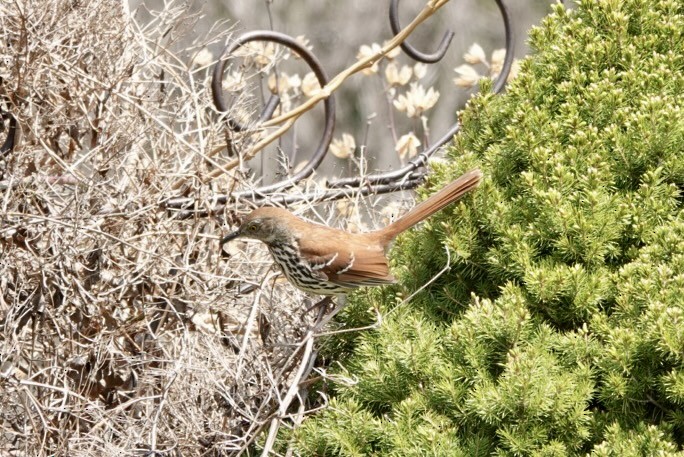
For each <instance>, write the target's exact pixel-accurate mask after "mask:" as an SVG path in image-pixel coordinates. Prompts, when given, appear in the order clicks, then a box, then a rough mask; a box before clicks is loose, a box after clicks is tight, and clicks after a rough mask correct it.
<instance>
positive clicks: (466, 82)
mask: <svg viewBox="0 0 684 457" xmlns="http://www.w3.org/2000/svg"><path fill="white" fill-rule="evenodd" d="M454 71H455V72H456V74H457V75H458V76H457V77H455V78H454V84H456V86H457V87H461V88H464V89H470V88H471V87H473V86H474V85H475V84H477V82H478V81H479V80H480V74H479V73H478V72H477V71H475V69H474V68H473V67H471V66H470V65H468V64H463V65H459V66H458V67H456V68H454Z"/></svg>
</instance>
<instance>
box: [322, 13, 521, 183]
mask: <svg viewBox="0 0 684 457" xmlns="http://www.w3.org/2000/svg"><path fill="white" fill-rule="evenodd" d="M496 4H497V5H498V7H499V11H500V12H501V16H502V18H503V23H504V33H505V39H506V58H505V59H504V63H503V66H502V68H501V73H499V76H498V77H497V79H496V82H495V83H494V87H493V88H492V92H494V93H495V94H498V93H500V92H501V91H502V90H503V88H504V86H505V85H506V80H507V79H508V74H509V73H510V71H511V65H512V64H513V47H514V41H513V30H512V29H511V21H510V15H509V13H508V9H507V8H506V5H505V4H504V2H503V0H496ZM460 129H461V125H460V123H458V122H457V123H456V124H455V125H454V126H453V127H451V128H450V129H449V131H448V132H447V133H446V134H444V135H443V136H442V137H441V138H440V139H439V140H437V141H436V142H435V143H434V144H432V145H431V146H429V147H428V148H427V149H426V150H425V151H423V152H421V153H420V154H418V155H417V156H416V157H414V158H413V159H412V160H411V161H409V162H408V164H406V166H404V167H402V168H400V169H398V170H394V171H387V172H384V173H376V174H372V175H369V176H363V177H354V178H343V179H336V180H331V181H328V187H332V188H339V187H359V186H361V185H363V184H364V183H368V184H371V185H373V184H378V183H387V182H391V181H394V180H397V179H400V178H402V177H404V176H407V175H409V174H410V173H413V172H414V171H415V170H416V169H418V168H419V167H422V166H425V164H426V163H427V161H428V159H429V158H430V157H431V156H432V155H433V154H434V153H435V152H437V150H438V149H439V148H440V147H442V146H443V145H444V144H446V143H447V142H448V141H450V140H451V139H452V137H453V136H454V135H455V134H456V133H458V131H459V130H460Z"/></svg>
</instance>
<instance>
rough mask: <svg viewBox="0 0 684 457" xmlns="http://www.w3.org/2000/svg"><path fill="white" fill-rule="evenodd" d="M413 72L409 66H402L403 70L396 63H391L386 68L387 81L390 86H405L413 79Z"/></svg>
mask: <svg viewBox="0 0 684 457" xmlns="http://www.w3.org/2000/svg"><path fill="white" fill-rule="evenodd" d="M412 74H413V70H411V67H409V66H408V65H402V67H401V70H400V69H399V67H398V66H397V64H396V63H394V62H390V63H389V64H388V65H387V67H386V68H385V79H387V82H388V83H389V85H390V86H404V85H406V84H407V83H408V82H409V80H410V79H411V75H412Z"/></svg>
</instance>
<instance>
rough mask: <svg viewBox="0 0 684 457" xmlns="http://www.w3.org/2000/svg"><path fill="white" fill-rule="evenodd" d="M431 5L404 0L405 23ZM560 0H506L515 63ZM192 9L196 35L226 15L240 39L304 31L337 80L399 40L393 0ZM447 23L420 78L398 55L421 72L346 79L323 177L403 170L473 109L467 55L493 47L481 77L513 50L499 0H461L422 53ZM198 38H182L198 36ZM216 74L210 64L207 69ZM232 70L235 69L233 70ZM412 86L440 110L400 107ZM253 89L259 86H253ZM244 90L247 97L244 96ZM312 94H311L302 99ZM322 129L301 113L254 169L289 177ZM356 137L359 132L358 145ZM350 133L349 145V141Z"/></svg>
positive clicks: (319, 113) (421, 33)
mask: <svg viewBox="0 0 684 457" xmlns="http://www.w3.org/2000/svg"><path fill="white" fill-rule="evenodd" d="M425 3H426V2H425V0H403V1H401V2H400V3H399V11H400V20H401V24H402V26H405V25H406V24H408V23H409V22H410V21H411V20H412V19H413V18H414V17H415V15H416V14H417V13H418V12H419V11H420V10H421V8H423V6H424V5H425ZM551 3H552V2H551V1H549V0H528V1H510V0H509V1H506V2H505V4H506V6H507V8H508V10H509V13H510V17H511V25H512V30H513V33H514V40H515V57H516V59H521V58H523V57H524V56H525V55H527V54H528V53H529V49H528V47H527V42H526V37H527V33H528V30H529V29H530V27H532V26H534V25H535V24H538V23H539V21H540V20H541V19H542V18H543V17H544V16H545V15H546V14H548V12H549V11H550V5H551ZM131 6H132V8H133V9H135V8H136V7H138V6H142V8H141V9H139V10H138V14H139V15H144V14H145V9H148V8H149V9H154V8H155V1H143V2H138V3H136V2H133V3H132V4H131ZM191 10H192V11H193V12H195V13H197V17H196V18H192V19H189V20H192V21H195V22H194V24H193V25H192V28H191V30H192V33H194V34H196V36H202V35H203V34H207V32H209V33H211V31H212V30H213V29H214V28H215V23H216V22H217V21H219V22H222V24H221V25H220V26H219V27H218V28H225V27H229V28H231V29H232V30H233V33H234V37H237V36H238V35H240V34H242V33H245V32H250V31H253V30H259V29H261V30H275V31H278V32H283V33H286V34H289V35H291V36H293V37H298V36H303V37H305V39H306V40H307V43H308V45H309V46H310V48H311V49H312V52H313V53H314V54H315V55H316V56H317V57H318V59H319V60H320V62H321V64H322V66H323V68H324V69H325V71H326V72H327V74H328V76H329V77H333V76H334V75H336V74H337V73H339V72H340V71H342V70H344V69H345V68H347V67H349V66H350V65H351V64H353V63H354V62H355V61H356V59H357V56H358V55H359V52H360V49H361V47H362V46H364V45H366V46H370V47H372V46H373V44H374V43H375V44H377V45H382V43H383V42H385V41H386V40H388V39H390V38H391V37H392V36H393V35H392V32H391V29H390V25H389V16H388V11H389V0H383V1H368V0H347V1H337V0H329V1H325V0H287V1H285V0H227V1H207V2H197V3H195V4H193V5H192V7H191ZM448 29H451V30H453V31H454V32H455V37H454V39H453V41H452V43H451V46H450V48H449V51H448V53H447V54H446V56H445V58H444V59H442V60H441V61H440V62H437V63H435V64H430V65H428V66H427V67H426V68H423V69H420V71H421V72H424V75H422V77H420V78H419V77H418V75H417V72H416V71H415V70H414V64H415V62H414V61H412V60H411V59H410V58H409V57H408V56H406V55H404V54H403V53H401V55H399V56H397V57H396V59H395V61H396V68H397V69H400V70H401V69H402V68H404V67H410V68H411V71H412V77H411V79H410V80H409V81H407V82H406V83H404V84H401V85H398V84H397V85H395V87H390V86H391V85H390V84H389V83H388V80H387V75H386V74H385V71H386V70H387V68H386V66H387V63H386V62H385V63H383V64H381V66H380V67H379V68H378V71H377V73H376V74H371V75H362V74H357V75H355V76H353V77H352V78H350V79H349V80H347V81H346V82H345V83H344V85H343V86H342V87H341V89H340V90H339V91H338V92H337V93H336V94H335V98H336V118H337V123H336V128H335V134H334V138H335V141H336V143H334V144H337V146H338V147H337V149H335V152H337V156H335V155H333V154H330V153H329V154H328V155H327V156H326V158H325V160H324V162H323V164H322V165H321V167H319V169H318V171H317V173H316V175H315V179H319V181H323V178H324V177H327V178H330V177H340V176H348V175H359V174H361V173H372V172H374V171H378V170H391V169H396V168H397V167H399V166H401V165H402V164H403V163H405V162H406V161H407V160H410V158H411V156H412V155H415V153H416V152H420V151H421V150H422V149H423V148H425V147H426V146H428V145H429V144H430V143H431V142H432V141H434V140H437V139H438V138H440V137H441V136H443V135H444V133H445V132H446V131H447V130H448V128H449V127H450V126H452V125H453V124H454V123H455V121H456V119H457V113H458V111H459V110H461V109H462V108H463V107H464V105H465V103H466V101H467V99H468V97H469V96H470V95H471V94H472V93H474V92H476V91H477V84H475V86H474V87H471V88H463V87H457V86H456V84H455V83H454V78H455V77H457V76H459V75H458V74H457V73H456V72H455V71H454V69H455V68H457V67H459V66H461V65H463V64H465V63H466V62H465V60H464V53H466V52H467V51H468V49H469V48H470V47H471V46H472V45H473V44H477V45H479V47H480V48H481V49H482V51H483V52H484V56H485V57H486V61H485V62H484V63H479V64H474V65H472V68H473V69H474V70H475V71H476V72H477V73H479V74H482V75H490V73H491V68H490V67H491V66H492V65H493V64H496V62H494V60H496V57H494V58H493V53H495V51H496V50H500V49H503V48H504V46H505V41H504V26H503V21H502V16H501V14H500V11H499V8H498V6H497V4H496V3H495V2H494V0H487V1H476V0H459V1H456V0H453V1H451V2H449V3H448V4H447V5H445V6H444V7H442V8H441V9H440V10H439V11H438V12H437V13H436V14H435V15H434V16H433V17H431V18H430V19H428V21H427V22H426V23H424V24H422V25H421V26H420V27H419V28H418V29H417V30H416V31H415V32H414V33H413V35H412V36H411V38H410V40H409V41H410V43H411V44H413V45H414V47H416V48H417V49H419V50H421V51H423V52H432V51H433V50H435V49H436V48H437V45H438V44H439V42H440V40H441V38H442V35H443V34H444V33H445V32H446V31H447V30H448ZM196 36H195V37H193V36H188V37H183V38H182V39H183V40H188V41H191V40H194V39H196ZM207 49H208V50H209V51H210V53H211V56H212V58H213V59H216V58H218V56H219V55H220V53H221V49H220V47H219V46H217V45H210V46H208V48H207ZM502 57H503V56H502V55H501V54H500V55H499V56H498V59H499V60H502ZM190 58H191V57H190ZM293 60H294V59H290V61H293ZM288 65H290V67H288V70H286V72H287V74H288V75H291V74H293V73H299V75H300V78H304V76H305V74H306V72H308V71H309V69H308V68H306V66H305V65H303V64H302V63H301V62H300V64H299V67H298V68H297V69H294V68H293V67H292V66H293V65H294V64H293V63H292V62H290V63H288ZM210 70H211V68H208V69H207V73H210ZM229 71H230V68H229V69H228V70H227V71H226V74H227V73H229ZM282 71H283V68H282V67H281V68H276V69H275V73H278V72H281V73H282ZM262 80H263V81H262V82H263V83H262V84H261V85H260V87H257V89H256V91H257V92H259V91H260V92H261V93H260V94H258V95H255V96H254V98H253V99H252V100H251V102H250V101H247V103H255V104H257V105H259V104H261V106H258V107H251V108H250V110H249V111H250V112H251V117H252V119H254V118H256V117H258V114H259V112H260V111H261V107H262V106H263V100H265V99H267V98H268V94H265V92H267V91H268V87H267V86H268V84H267V77H266V76H262ZM411 83H415V84H416V85H418V86H420V87H422V88H423V89H424V90H425V92H428V91H430V90H432V92H430V93H429V94H430V95H433V96H435V95H436V93H438V95H439V96H438V99H437V101H436V103H434V106H432V107H431V108H429V109H426V110H425V112H424V113H423V114H422V116H414V117H413V118H410V117H408V116H406V113H405V112H401V111H400V110H398V109H397V107H396V106H395V105H396V102H397V100H398V98H399V97H400V96H401V95H402V94H407V92H409V91H410V90H411ZM249 90H250V91H254V90H255V89H254V87H251V88H250V89H249ZM240 95H241V96H243V97H244V93H241V94H240ZM303 99H305V97H301V98H300V99H299V100H300V101H301V100H303ZM241 101H242V102H244V101H245V99H244V98H243V99H242V100H241ZM292 102H293V106H294V105H296V103H297V100H296V99H295V98H294V97H293V98H292ZM322 129H323V109H322V107H320V106H319V107H317V108H316V109H314V110H312V111H311V112H310V113H307V114H306V115H304V116H302V118H300V119H299V120H298V121H297V123H296V124H295V127H294V128H293V129H292V130H291V131H290V132H289V133H288V134H287V135H286V136H285V137H283V138H282V140H281V141H280V142H279V143H278V144H277V145H274V146H273V147H271V148H269V149H268V150H266V151H265V153H263V154H260V155H259V156H257V159H255V160H252V161H251V162H250V164H249V166H250V168H251V169H252V171H253V172H254V174H255V176H257V177H261V179H263V182H264V183H269V182H273V181H274V180H276V179H280V178H279V177H282V174H283V173H284V169H285V167H289V168H290V171H292V170H293V169H296V168H297V166H301V165H303V162H305V161H306V159H307V157H309V156H310V155H311V153H312V152H313V150H314V149H315V146H316V145H317V143H318V141H319V140H320V137H321V132H322ZM345 134H347V135H345ZM407 134H413V136H414V137H415V138H416V140H413V142H412V143H411V145H412V146H414V148H409V149H408V151H407V150H406V148H405V146H406V144H405V143H404V144H403V146H404V149H403V150H401V145H398V144H397V143H398V141H399V140H400V139H401V138H402V137H403V136H404V135H407ZM345 137H346V138H345ZM350 137H351V138H353V143H352V144H350ZM343 138H345V139H346V141H344V142H343V141H342V139H343ZM406 139H407V138H406V137H405V138H404V140H406ZM417 142H419V144H416V143H417ZM340 147H341V148H342V151H341V152H340V150H339V149H340ZM398 149H400V150H399V151H398ZM350 151H351V153H350Z"/></svg>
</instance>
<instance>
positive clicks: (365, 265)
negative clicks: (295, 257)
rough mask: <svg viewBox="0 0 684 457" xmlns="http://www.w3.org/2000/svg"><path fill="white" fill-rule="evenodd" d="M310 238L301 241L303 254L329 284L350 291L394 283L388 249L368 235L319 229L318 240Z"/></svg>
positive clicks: (300, 239) (301, 238) (303, 238)
mask: <svg viewBox="0 0 684 457" xmlns="http://www.w3.org/2000/svg"><path fill="white" fill-rule="evenodd" d="M319 230H320V232H319ZM308 235H309V236H307V235H306V234H304V235H303V236H301V237H300V238H299V240H298V242H299V250H300V252H301V254H302V255H303V256H305V258H307V259H308V260H309V263H310V265H311V268H312V269H313V270H316V271H319V272H321V273H323V274H325V275H326V276H327V278H328V281H330V282H333V283H336V284H340V285H341V286H344V287H350V288H353V287H358V286H372V285H379V284H389V283H393V282H394V277H393V276H392V275H391V274H390V271H389V265H388V264H387V258H386V257H385V251H384V248H383V247H382V246H381V245H379V244H378V243H377V242H375V243H373V240H372V239H370V238H369V237H368V236H367V235H366V234H349V233H346V232H341V231H338V230H335V229H330V228H325V230H323V227H316V234H315V235H316V236H311V235H312V234H308ZM340 240H344V241H342V242H340Z"/></svg>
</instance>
